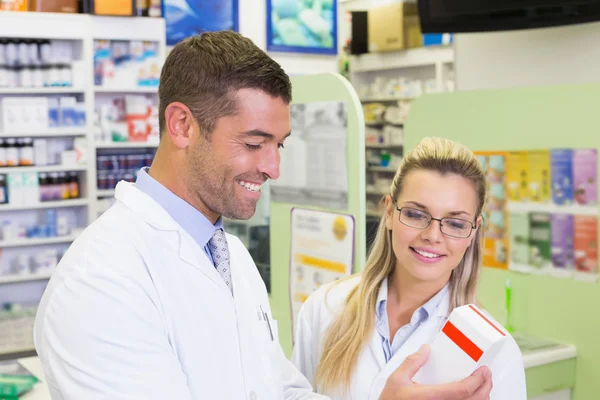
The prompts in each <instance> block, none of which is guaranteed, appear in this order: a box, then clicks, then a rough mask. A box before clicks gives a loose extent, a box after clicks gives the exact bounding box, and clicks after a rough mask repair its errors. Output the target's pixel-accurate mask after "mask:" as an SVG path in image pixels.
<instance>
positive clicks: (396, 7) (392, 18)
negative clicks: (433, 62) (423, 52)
mask: <svg viewBox="0 0 600 400" xmlns="http://www.w3.org/2000/svg"><path fill="white" fill-rule="evenodd" d="M367 20H368V28H367V29H368V36H369V51H370V52H385V51H394V50H402V49H409V48H414V47H422V46H423V34H422V33H421V25H420V23H419V11H418V8H417V4H416V3H394V4H389V5H386V6H381V7H374V8H371V9H369V14H368V17H367Z"/></svg>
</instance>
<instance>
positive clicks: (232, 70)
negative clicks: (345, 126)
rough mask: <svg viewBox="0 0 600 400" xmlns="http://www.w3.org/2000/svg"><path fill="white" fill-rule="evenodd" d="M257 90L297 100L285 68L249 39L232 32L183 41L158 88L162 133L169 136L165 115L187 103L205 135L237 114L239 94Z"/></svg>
mask: <svg viewBox="0 0 600 400" xmlns="http://www.w3.org/2000/svg"><path fill="white" fill-rule="evenodd" d="M240 89H258V90H262V91H263V92H265V93H267V94H269V95H271V96H273V97H276V98H281V99H282V100H283V101H284V102H285V103H286V104H289V103H290V102H291V100H292V85H291V83H290V78H289V77H288V75H287V74H286V73H285V72H284V71H283V69H282V68H281V66H280V65H279V64H278V63H276V62H275V61H274V60H273V59H272V58H271V57H269V56H268V55H267V54H266V53H265V52H264V51H262V50H261V49H260V48H258V47H257V46H256V45H255V44H254V43H253V42H252V41H251V40H250V39H248V38H246V37H244V36H242V35H240V34H239V33H235V32H232V31H220V32H206V33H202V34H201V35H197V36H192V37H189V38H187V39H184V40H183V41H181V42H179V43H178V44H177V45H175V47H173V49H172V50H171V52H170V53H169V55H168V57H167V59H166V60H165V64H164V66H163V68H162V72H161V75H160V85H159V88H158V99H159V123H160V133H161V136H162V133H163V132H165V131H166V126H165V125H166V123H165V110H166V108H167V106H168V105H169V104H171V103H173V102H181V103H183V104H185V105H186V106H187V107H188V108H189V109H190V111H191V112H192V114H193V116H194V118H195V119H196V121H197V122H198V125H199V126H200V130H201V132H202V133H203V134H204V135H207V136H208V135H210V133H211V132H212V131H213V129H214V126H215V122H216V121H217V120H218V119H219V118H221V117H224V116H228V115H232V114H234V113H235V111H236V104H235V98H234V95H235V93H236V92H237V91H238V90H240Z"/></svg>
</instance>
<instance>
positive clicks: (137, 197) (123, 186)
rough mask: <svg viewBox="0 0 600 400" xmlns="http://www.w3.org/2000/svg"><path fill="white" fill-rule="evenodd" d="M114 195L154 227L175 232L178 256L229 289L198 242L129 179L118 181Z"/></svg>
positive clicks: (217, 283) (224, 288)
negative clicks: (127, 180)
mask: <svg viewBox="0 0 600 400" xmlns="http://www.w3.org/2000/svg"><path fill="white" fill-rule="evenodd" d="M115 197H116V198H117V200H119V201H121V202H122V203H123V204H124V205H126V206H127V207H128V208H129V209H131V210H132V211H133V212H134V213H135V214H137V215H138V216H139V217H140V218H142V219H143V220H144V221H146V222H147V223H148V224H150V225H151V226H153V227H154V228H155V229H159V230H161V231H166V232H170V233H172V234H176V235H178V238H177V241H178V243H179V249H178V256H179V258H180V259H181V260H182V261H184V262H186V263H188V264H190V265H192V266H194V267H196V268H198V269H199V270H200V271H201V272H202V273H203V274H204V275H206V277H207V278H208V279H210V280H211V281H213V282H214V283H215V284H216V285H218V286H220V287H222V288H223V290H227V291H229V289H228V288H227V285H226V284H225V282H224V281H223V278H221V276H220V275H219V272H218V271H217V270H216V269H215V267H214V264H213V263H212V261H211V260H210V259H209V258H208V256H207V255H206V253H205V252H204V251H203V250H202V249H201V248H200V246H198V243H196V241H194V239H193V238H192V237H191V236H190V235H189V234H188V233H187V232H186V231H185V230H184V229H183V228H182V227H181V226H180V225H179V224H178V223H177V222H175V220H173V218H172V217H171V216H170V215H169V213H168V212H167V211H166V210H165V209H164V208H162V207H161V206H160V205H159V204H158V203H157V202H156V201H154V199H152V197H150V196H148V195H147V194H146V193H144V192H142V191H141V190H139V189H138V188H136V187H135V185H134V184H133V183H129V182H119V183H118V184H117V187H116V188H115ZM230 253H231V252H230Z"/></svg>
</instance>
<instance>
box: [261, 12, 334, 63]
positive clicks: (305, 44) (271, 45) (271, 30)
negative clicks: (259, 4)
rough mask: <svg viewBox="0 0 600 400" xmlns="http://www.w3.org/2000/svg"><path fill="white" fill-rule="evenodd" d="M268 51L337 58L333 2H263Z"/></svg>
mask: <svg viewBox="0 0 600 400" xmlns="http://www.w3.org/2000/svg"><path fill="white" fill-rule="evenodd" d="M266 1H267V50H268V51H281V52H293V53H314V54H332V55H336V54H337V6H336V3H337V1H336V0H266Z"/></svg>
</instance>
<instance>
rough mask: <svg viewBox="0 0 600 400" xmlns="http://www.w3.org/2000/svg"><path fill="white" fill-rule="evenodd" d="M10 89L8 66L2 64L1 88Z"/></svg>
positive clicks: (0, 69) (0, 73)
mask: <svg viewBox="0 0 600 400" xmlns="http://www.w3.org/2000/svg"><path fill="white" fill-rule="evenodd" d="M5 87H8V66H6V65H4V64H0V88H5Z"/></svg>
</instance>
